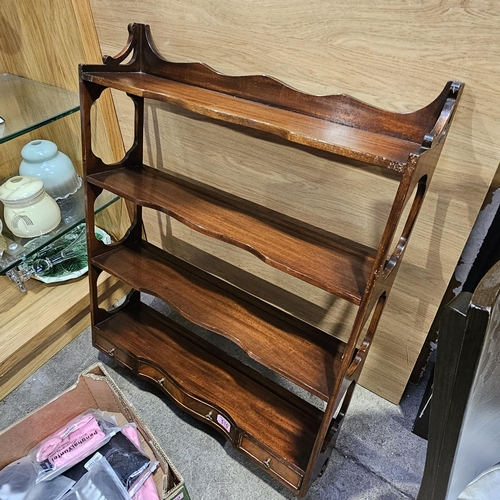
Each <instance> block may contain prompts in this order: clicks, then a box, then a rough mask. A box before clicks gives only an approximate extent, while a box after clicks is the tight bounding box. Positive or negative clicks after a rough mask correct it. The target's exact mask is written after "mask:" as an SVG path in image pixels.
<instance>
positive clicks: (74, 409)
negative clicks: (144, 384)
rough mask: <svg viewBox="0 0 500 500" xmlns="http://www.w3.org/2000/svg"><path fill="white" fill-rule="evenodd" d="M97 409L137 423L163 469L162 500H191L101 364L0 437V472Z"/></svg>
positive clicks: (160, 480)
mask: <svg viewBox="0 0 500 500" xmlns="http://www.w3.org/2000/svg"><path fill="white" fill-rule="evenodd" d="M91 408H96V409H100V410H103V411H107V412H109V413H110V414H112V415H113V416H115V417H116V419H117V421H118V423H119V424H120V425H123V424H125V423H127V422H135V423H136V424H137V428H138V430H139V431H140V434H141V437H142V445H143V447H144V450H145V452H146V453H147V454H148V455H149V457H150V458H154V459H155V460H158V462H159V463H160V467H158V469H157V470H156V472H155V473H154V475H153V477H154V480H155V483H156V487H157V489H158V492H159V493H160V495H159V496H160V498H161V499H162V500H189V494H188V492H187V489H186V486H185V484H184V480H183V479H182V477H181V475H180V474H179V472H178V471H177V470H176V469H175V467H174V466H173V464H172V463H171V462H170V460H169V459H168V457H167V456H166V455H165V453H164V452H163V450H162V449H161V448H160V446H159V445H158V443H157V442H156V440H155V439H154V437H153V436H152V435H151V433H150V432H149V430H148V429H147V428H146V426H145V425H144V424H143V423H142V422H141V420H140V418H139V417H138V416H137V414H136V412H135V411H134V409H133V408H132V406H131V404H130V403H129V402H128V401H127V400H126V398H125V396H124V395H123V394H122V393H121V391H120V389H119V388H118V387H117V386H116V384H115V382H114V381H113V379H112V378H111V377H110V375H109V373H108V372H107V371H106V369H105V368H104V366H103V365H102V364H101V363H98V364H96V365H94V366H92V367H91V368H89V369H88V370H86V371H85V372H83V373H82V374H81V375H80V377H79V379H78V381H77V383H76V385H74V386H73V387H71V388H70V389H68V390H67V391H66V392H64V393H62V394H61V395H60V396H58V397H57V398H56V399H54V400H52V401H51V402H49V403H47V404H46V405H45V406H42V407H41V408H40V409H38V410H37V411H35V412H33V413H31V414H30V415H28V416H27V417H25V418H24V419H22V420H20V421H19V422H17V423H15V424H14V425H12V426H10V427H8V428H7V429H5V430H4V431H3V432H1V433H0V469H2V468H3V467H5V466H6V465H8V464H9V463H11V462H14V461H15V460H17V459H19V458H21V457H23V456H25V455H27V454H28V452H29V451H30V450H31V448H33V446H35V445H36V444H38V443H39V442H40V441H42V440H43V439H45V438H46V437H47V436H49V435H50V434H52V433H53V432H55V431H57V430H58V429H59V428H61V427H62V426H63V425H65V424H66V423H68V422H69V421H70V420H71V419H73V418H75V417H76V416H78V415H79V414H80V413H82V412H83V411H85V410H88V409H91Z"/></svg>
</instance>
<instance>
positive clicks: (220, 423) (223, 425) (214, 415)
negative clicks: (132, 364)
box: [138, 361, 237, 442]
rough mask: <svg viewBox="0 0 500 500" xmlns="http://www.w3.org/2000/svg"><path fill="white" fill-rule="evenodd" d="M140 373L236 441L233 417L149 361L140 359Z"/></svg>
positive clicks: (190, 410) (180, 403) (197, 415)
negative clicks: (172, 378)
mask: <svg viewBox="0 0 500 500" xmlns="http://www.w3.org/2000/svg"><path fill="white" fill-rule="evenodd" d="M138 373H139V374H140V375H142V376H144V377H146V378H148V379H150V380H151V381H153V382H156V383H157V384H158V385H159V386H160V387H161V388H162V389H163V390H164V391H165V392H167V393H168V394H169V395H170V396H171V397H172V398H173V399H174V401H176V402H177V403H178V404H179V405H180V406H182V407H183V408H185V409H187V410H188V411H189V412H190V413H192V414H193V415H195V416H196V417H198V418H200V419H201V420H204V421H206V422H208V423H210V424H211V425H212V426H213V427H215V428H216V429H218V430H220V431H222V432H223V434H225V435H226V437H227V438H228V439H229V440H230V441H231V442H235V437H236V431H237V428H236V425H235V424H234V422H233V420H232V418H231V417H229V416H228V415H226V414H224V413H223V412H221V411H219V410H218V409H216V408H214V407H213V406H211V405H210V404H208V403H205V402H204V401H200V400H199V399H197V398H196V397H193V396H191V395H190V394H188V393H186V392H184V391H183V390H182V389H181V388H180V387H179V386H178V385H177V384H175V383H174V382H172V381H171V380H170V379H169V378H168V377H165V376H164V375H163V373H162V372H161V371H160V370H158V368H156V367H155V366H153V365H150V364H149V363H146V362H144V361H139V363H138Z"/></svg>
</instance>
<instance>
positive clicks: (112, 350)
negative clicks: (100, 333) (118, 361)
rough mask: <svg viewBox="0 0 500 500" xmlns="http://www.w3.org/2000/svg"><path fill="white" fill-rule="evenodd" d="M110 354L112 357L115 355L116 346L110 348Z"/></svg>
mask: <svg viewBox="0 0 500 500" xmlns="http://www.w3.org/2000/svg"><path fill="white" fill-rule="evenodd" d="M108 356H110V357H112V358H113V357H114V356H115V348H114V347H113V349H110V350H109V351H108Z"/></svg>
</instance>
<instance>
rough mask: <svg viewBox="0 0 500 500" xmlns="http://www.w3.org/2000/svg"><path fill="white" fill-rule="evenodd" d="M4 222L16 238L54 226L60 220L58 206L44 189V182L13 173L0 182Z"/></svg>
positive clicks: (34, 233) (32, 234) (46, 231)
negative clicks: (13, 174) (13, 175)
mask: <svg viewBox="0 0 500 500" xmlns="http://www.w3.org/2000/svg"><path fill="white" fill-rule="evenodd" d="M0 201H2V202H3V204H4V221H5V225H6V226H7V227H8V228H9V229H10V230H11V231H12V234H14V235H15V236H18V237H19V238H33V237H35V236H40V235H41V234H45V233H48V232H49V231H52V229H55V228H56V227H57V226H58V225H59V222H60V221H61V211H60V209H59V206H58V205H57V203H56V202H55V201H54V199H53V198H51V197H50V196H49V195H48V194H47V193H46V192H45V188H44V186H43V182H42V181H41V180H40V179H37V178H34V177H28V176H23V175H16V176H15V177H11V178H10V179H7V180H6V181H5V182H4V183H3V184H2V185H1V186H0Z"/></svg>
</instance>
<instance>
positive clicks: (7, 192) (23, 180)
mask: <svg viewBox="0 0 500 500" xmlns="http://www.w3.org/2000/svg"><path fill="white" fill-rule="evenodd" d="M43 191H44V187H43V182H42V181H41V180H40V179H37V178H36V177H28V176H27V175H16V176H14V177H11V178H10V179H7V180H6V181H5V182H4V183H3V184H2V185H1V186H0V200H1V201H3V202H4V203H5V202H7V203H9V202H14V201H20V200H28V199H30V198H33V197H35V196H38V195H39V194H41V193H42V192H43Z"/></svg>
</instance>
